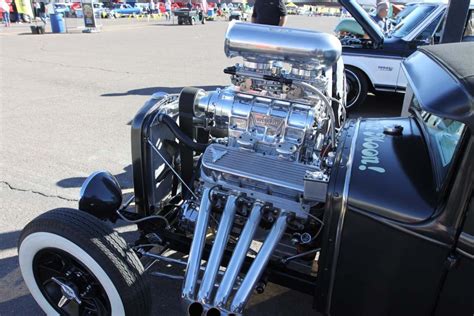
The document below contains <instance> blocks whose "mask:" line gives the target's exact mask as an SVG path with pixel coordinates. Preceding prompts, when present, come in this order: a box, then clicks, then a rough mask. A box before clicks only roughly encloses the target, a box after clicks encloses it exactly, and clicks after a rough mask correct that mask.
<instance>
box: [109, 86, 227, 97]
mask: <svg viewBox="0 0 474 316" xmlns="http://www.w3.org/2000/svg"><path fill="white" fill-rule="evenodd" d="M183 88H184V87H149V88H141V89H134V90H128V91H127V92H115V93H105V94H102V95H101V96H102V97H121V96H126V95H149V96H151V95H152V94H153V93H156V92H166V93H179V92H181V90H183ZM196 88H199V89H203V90H206V91H209V90H216V89H217V88H222V86H197V87H196Z"/></svg>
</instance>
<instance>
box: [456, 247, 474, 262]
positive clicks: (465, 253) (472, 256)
mask: <svg viewBox="0 0 474 316" xmlns="http://www.w3.org/2000/svg"><path fill="white" fill-rule="evenodd" d="M456 252H457V253H458V254H460V255H463V256H465V257H467V258H469V259H472V260H474V255H472V254H470V253H468V252H466V251H464V250H462V249H459V248H456Z"/></svg>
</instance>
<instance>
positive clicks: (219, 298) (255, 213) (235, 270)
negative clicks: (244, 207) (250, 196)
mask: <svg viewBox="0 0 474 316" xmlns="http://www.w3.org/2000/svg"><path fill="white" fill-rule="evenodd" d="M262 207H263V204H261V203H259V202H256V203H255V204H254V205H253V208H252V211H251V212H250V216H249V218H248V220H247V223H246V224H245V226H244V229H243V230H242V232H241V234H240V237H239V241H238V242H237V246H236V247H235V250H234V256H232V258H231V259H230V262H229V265H228V266H227V269H226V271H225V274H224V277H223V278H222V281H221V284H220V286H219V289H218V290H217V293H216V297H215V299H214V305H215V306H217V307H218V308H225V305H226V302H227V300H228V299H229V296H230V294H231V293H232V288H233V286H234V283H235V280H236V279H237V276H238V275H239V272H240V269H241V268H242V264H243V263H244V260H245V257H246V255H247V252H248V250H249V247H250V243H251V242H252V239H253V236H254V234H255V231H256V230H257V227H258V224H259V223H260V219H261V218H262ZM237 254H239V255H237Z"/></svg>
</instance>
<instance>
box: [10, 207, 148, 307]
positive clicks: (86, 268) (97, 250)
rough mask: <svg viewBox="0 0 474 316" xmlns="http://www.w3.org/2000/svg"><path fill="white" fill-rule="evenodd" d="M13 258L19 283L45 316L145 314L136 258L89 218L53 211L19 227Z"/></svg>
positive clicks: (117, 238)
mask: <svg viewBox="0 0 474 316" xmlns="http://www.w3.org/2000/svg"><path fill="white" fill-rule="evenodd" d="M18 257H19V262H20V269H21V273H22V275H23V279H24V281H25V283H26V285H27V287H28V289H29V290H30V292H31V294H32V296H33V297H34V299H35V300H36V302H37V303H38V304H39V305H40V307H41V308H42V309H43V311H44V312H45V313H46V314H47V315H59V314H60V312H61V313H63V314H64V313H66V314H68V313H69V311H70V310H71V309H72V308H73V310H74V311H76V310H79V311H81V312H79V313H78V314H83V311H84V310H87V311H90V310H93V311H96V312H94V313H92V315H147V314H149V312H150V305H151V304H150V293H149V290H148V286H147V283H146V280H145V279H144V278H143V277H142V275H143V272H144V269H143V266H142V265H141V263H140V261H139V259H138V258H137V256H136V255H135V254H134V253H133V252H132V251H131V250H130V249H129V248H128V247H127V245H126V243H125V241H124V240H123V239H122V238H121V237H120V236H119V235H118V234H117V233H116V232H115V231H113V229H112V228H111V227H109V226H108V225H106V224H105V223H104V222H102V221H100V220H99V219H97V218H95V217H93V216H92V215H90V214H87V213H85V212H82V211H78V210H72V209H56V210H52V211H49V212H46V213H44V214H42V215H40V216H39V217H37V218H35V219H34V220H33V221H32V222H30V223H29V224H28V225H27V226H26V227H25V228H24V230H23V232H22V234H21V236H20V241H19V247H18ZM68 289H69V290H68ZM68 291H69V292H68ZM89 292H90V293H89ZM71 293H72V294H71ZM58 297H59V298H60V299H58ZM62 300H64V301H62ZM59 306H61V307H59ZM66 308H68V309H66Z"/></svg>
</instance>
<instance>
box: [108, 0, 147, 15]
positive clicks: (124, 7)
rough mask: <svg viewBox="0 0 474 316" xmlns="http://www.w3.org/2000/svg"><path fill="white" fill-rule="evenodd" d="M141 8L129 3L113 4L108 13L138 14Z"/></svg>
mask: <svg viewBox="0 0 474 316" xmlns="http://www.w3.org/2000/svg"><path fill="white" fill-rule="evenodd" d="M141 12H142V10H141V9H140V8H137V7H132V6H131V5H129V4H120V3H117V4H114V6H113V8H112V10H111V11H110V14H111V15H112V16H114V17H119V16H121V15H133V14H140V13H141Z"/></svg>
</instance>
